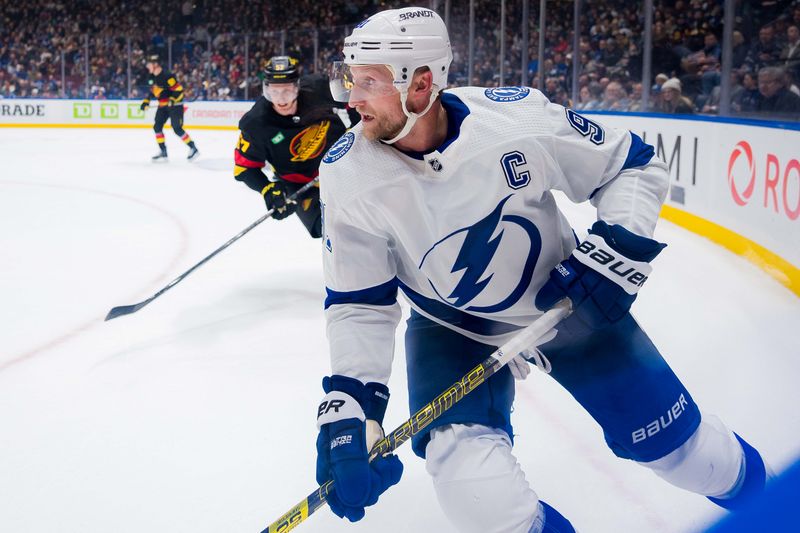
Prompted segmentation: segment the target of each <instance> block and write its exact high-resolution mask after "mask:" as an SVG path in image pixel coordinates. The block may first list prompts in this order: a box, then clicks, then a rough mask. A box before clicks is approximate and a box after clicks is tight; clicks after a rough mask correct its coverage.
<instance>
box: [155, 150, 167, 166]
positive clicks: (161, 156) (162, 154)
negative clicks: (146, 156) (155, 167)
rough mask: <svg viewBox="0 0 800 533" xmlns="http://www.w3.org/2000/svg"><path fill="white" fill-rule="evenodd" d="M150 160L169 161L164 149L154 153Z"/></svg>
mask: <svg viewBox="0 0 800 533" xmlns="http://www.w3.org/2000/svg"><path fill="white" fill-rule="evenodd" d="M151 160H152V161H153V163H166V162H167V161H169V160H168V159H167V151H166V150H162V151H161V152H159V153H157V154H156V155H154V156H153V157H152V158H151Z"/></svg>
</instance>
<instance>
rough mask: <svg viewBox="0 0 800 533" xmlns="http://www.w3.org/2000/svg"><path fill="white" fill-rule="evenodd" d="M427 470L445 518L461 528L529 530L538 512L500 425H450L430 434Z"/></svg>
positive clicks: (523, 532)
mask: <svg viewBox="0 0 800 533" xmlns="http://www.w3.org/2000/svg"><path fill="white" fill-rule="evenodd" d="M425 453H426V468H427V470H428V473H429V474H430V475H431V476H432V477H433V484H434V488H435V490H436V495H437V497H438V499H439V505H441V507H442V510H443V511H444V513H445V515H446V516H447V518H448V519H449V520H450V522H451V523H452V524H453V525H454V526H455V527H456V528H457V529H458V531H463V532H476V533H477V532H481V533H483V532H486V531H498V532H500V531H502V532H504V533H506V532H507V533H527V532H528V531H529V530H530V528H531V525H532V524H533V521H534V519H535V518H536V517H537V515H539V499H538V497H537V496H536V493H535V492H534V491H533V490H532V489H531V488H530V485H528V482H527V480H526V479H525V474H524V473H523V472H522V469H521V468H520V466H519V464H518V463H517V459H516V457H514V455H513V454H512V453H511V441H510V439H509V438H508V435H506V433H505V432H504V431H502V430H500V429H494V428H490V427H487V426H482V425H463V424H452V425H448V426H443V427H440V428H436V429H434V430H433V431H432V432H431V441H430V443H428V446H427V448H426V452H425Z"/></svg>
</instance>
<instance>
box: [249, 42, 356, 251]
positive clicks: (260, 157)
mask: <svg viewBox="0 0 800 533" xmlns="http://www.w3.org/2000/svg"><path fill="white" fill-rule="evenodd" d="M358 120H359V115H358V113H356V112H355V111H353V110H349V109H345V105H344V104H342V103H339V102H336V101H334V100H333V97H332V96H331V93H330V88H329V87H328V80H327V78H326V77H324V76H303V77H300V73H299V70H298V61H297V60H296V59H295V58H292V57H288V56H276V57H273V58H272V59H270V60H269V62H268V63H267V66H266V69H265V71H264V97H263V98H259V99H258V101H257V102H256V103H255V105H254V106H253V107H252V109H250V111H248V112H247V113H246V114H245V115H244V116H243V117H242V119H241V120H240V121H239V129H240V130H241V134H240V135H239V142H238V143H237V146H236V149H235V151H234V160H235V165H234V177H235V178H236V179H237V180H238V181H241V182H244V183H245V184H246V185H247V186H248V187H250V188H251V189H253V190H254V191H258V192H259V193H261V195H262V196H263V197H264V201H265V202H266V204H267V209H274V210H275V211H274V214H273V215H272V216H273V218H275V219H278V220H280V219H283V218H286V217H288V216H289V215H291V214H292V213H295V212H296V213H297V216H298V218H300V221H301V222H302V223H303V225H304V226H305V227H306V229H307V230H308V232H309V233H310V234H311V236H312V237H314V238H319V237H320V236H321V235H322V229H321V228H322V220H321V218H322V217H321V212H320V206H319V188H313V189H312V190H311V191H310V192H309V193H307V194H306V196H305V197H304V198H303V199H302V200H299V201H298V203H297V204H292V203H289V204H287V202H286V198H287V197H288V196H290V195H291V194H292V193H294V192H295V191H296V190H298V189H299V188H300V187H302V186H303V185H304V184H306V183H308V182H310V181H311V180H313V179H314V178H316V177H317V173H318V172H317V169H318V168H319V164H320V162H321V161H322V157H323V155H325V152H326V151H327V150H328V148H330V146H331V145H332V144H333V143H334V142H336V140H337V139H338V138H339V137H340V136H341V135H342V134H343V133H344V132H345V130H346V129H347V128H349V127H350V126H352V125H354V124H355V123H356V122H358ZM264 167H267V170H268V173H269V174H272V172H269V171H270V170H272V169H274V175H272V176H268V174H265V173H264V171H262V169H263V168H264ZM270 167H271V168H270Z"/></svg>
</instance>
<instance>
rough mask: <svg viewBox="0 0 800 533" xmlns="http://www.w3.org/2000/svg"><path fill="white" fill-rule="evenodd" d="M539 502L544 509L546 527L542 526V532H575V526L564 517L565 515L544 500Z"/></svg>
mask: <svg viewBox="0 0 800 533" xmlns="http://www.w3.org/2000/svg"><path fill="white" fill-rule="evenodd" d="M539 504H540V505H541V506H542V510H543V511H544V527H543V528H542V533H575V528H574V527H572V524H570V522H569V520H567V519H566V518H564V515H562V514H561V513H559V512H558V511H556V510H555V509H554V508H552V507H550V506H549V505H548V504H546V503H545V502H543V501H542V500H539Z"/></svg>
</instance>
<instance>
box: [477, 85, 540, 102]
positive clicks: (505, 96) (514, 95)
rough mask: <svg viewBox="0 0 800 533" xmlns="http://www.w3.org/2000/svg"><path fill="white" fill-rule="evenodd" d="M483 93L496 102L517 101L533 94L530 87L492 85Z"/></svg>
mask: <svg viewBox="0 0 800 533" xmlns="http://www.w3.org/2000/svg"><path fill="white" fill-rule="evenodd" d="M483 94H484V95H485V96H486V98H488V99H489V100H492V101H494V102H516V101H518V100H522V99H523V98H525V97H526V96H528V95H529V94H531V89H530V88H529V87H490V88H488V89H486V90H485V91H484V92H483Z"/></svg>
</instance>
